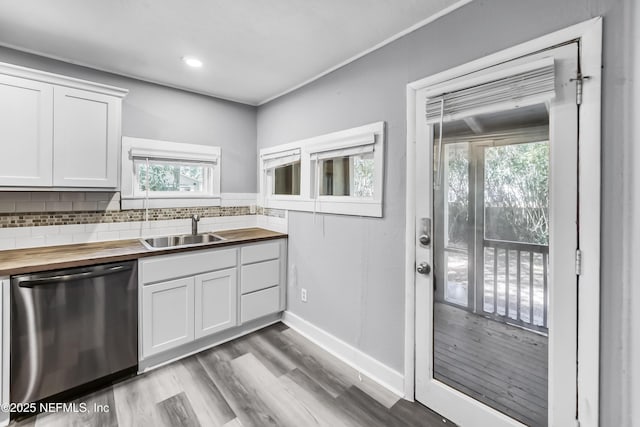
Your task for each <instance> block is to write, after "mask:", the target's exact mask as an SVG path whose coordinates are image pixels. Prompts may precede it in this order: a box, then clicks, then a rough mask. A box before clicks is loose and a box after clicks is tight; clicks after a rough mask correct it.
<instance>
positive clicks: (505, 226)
mask: <svg viewBox="0 0 640 427" xmlns="http://www.w3.org/2000/svg"><path fill="white" fill-rule="evenodd" d="M469 156H470V152H469V145H468V144H451V145H450V146H447V147H445V161H446V162H447V164H446V168H447V169H446V172H447V176H446V178H447V181H448V186H447V214H448V217H447V221H448V246H454V247H458V248H461V249H464V248H466V247H467V245H468V242H467V239H468V236H469V233H468V227H469V223H468V222H469V213H470V212H469V209H470V207H469V182H470V179H469ZM484 156H485V161H484V225H485V238H486V239H495V240H506V241H514V242H523V243H533V244H539V245H548V244H549V209H548V206H549V143H548V142H536V143H526V144H513V145H505V146H498V147H488V148H486V149H484Z"/></svg>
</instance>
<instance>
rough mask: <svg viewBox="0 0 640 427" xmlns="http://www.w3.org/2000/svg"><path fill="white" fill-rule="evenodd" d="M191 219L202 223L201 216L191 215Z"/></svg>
mask: <svg viewBox="0 0 640 427" xmlns="http://www.w3.org/2000/svg"><path fill="white" fill-rule="evenodd" d="M191 219H192V220H194V221H200V215H198V214H193V215H191Z"/></svg>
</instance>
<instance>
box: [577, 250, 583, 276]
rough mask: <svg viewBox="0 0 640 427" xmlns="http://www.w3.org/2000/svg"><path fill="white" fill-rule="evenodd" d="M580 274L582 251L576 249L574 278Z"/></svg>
mask: <svg viewBox="0 0 640 427" xmlns="http://www.w3.org/2000/svg"><path fill="white" fill-rule="evenodd" d="M581 274H582V251H581V250H580V249H576V276H579V275H581Z"/></svg>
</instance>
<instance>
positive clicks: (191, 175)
mask: <svg viewBox="0 0 640 427" xmlns="http://www.w3.org/2000/svg"><path fill="white" fill-rule="evenodd" d="M203 172H204V168H203V167H202V166H180V165H175V164H169V163H151V164H149V191H201V190H202V176H203ZM138 182H139V183H140V189H141V190H142V191H147V165H146V164H141V165H140V166H139V172H138Z"/></svg>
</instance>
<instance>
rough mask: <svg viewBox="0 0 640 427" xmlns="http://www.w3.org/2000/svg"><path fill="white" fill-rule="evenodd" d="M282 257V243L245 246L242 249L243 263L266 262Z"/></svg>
mask: <svg viewBox="0 0 640 427" xmlns="http://www.w3.org/2000/svg"><path fill="white" fill-rule="evenodd" d="M279 257H280V241H276V242H271V243H262V244H259V245H252V246H245V247H244V248H242V257H241V258H242V263H243V264H250V263H252V262H259V261H266V260H270V259H276V258H279Z"/></svg>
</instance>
